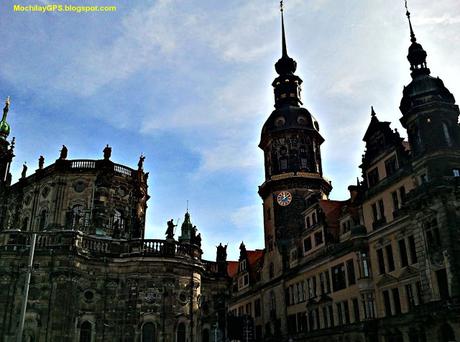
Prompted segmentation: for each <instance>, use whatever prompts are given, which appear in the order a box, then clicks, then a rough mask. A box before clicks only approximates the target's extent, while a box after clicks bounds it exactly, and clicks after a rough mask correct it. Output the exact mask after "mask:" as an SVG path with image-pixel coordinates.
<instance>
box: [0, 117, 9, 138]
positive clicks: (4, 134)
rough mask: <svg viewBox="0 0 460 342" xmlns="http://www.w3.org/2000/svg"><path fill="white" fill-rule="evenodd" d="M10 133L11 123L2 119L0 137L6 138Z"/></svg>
mask: <svg viewBox="0 0 460 342" xmlns="http://www.w3.org/2000/svg"><path fill="white" fill-rule="evenodd" d="M9 134H10V125H9V124H8V122H6V120H2V121H0V137H1V138H3V139H6V138H7V137H8V135H9Z"/></svg>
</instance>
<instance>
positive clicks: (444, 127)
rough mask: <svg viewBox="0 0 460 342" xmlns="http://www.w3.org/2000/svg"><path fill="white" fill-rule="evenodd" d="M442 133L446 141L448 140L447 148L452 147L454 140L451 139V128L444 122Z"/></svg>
mask: <svg viewBox="0 0 460 342" xmlns="http://www.w3.org/2000/svg"><path fill="white" fill-rule="evenodd" d="M442 132H443V133H444V139H445V140H446V144H447V146H452V138H451V137H450V132H449V127H448V126H447V124H446V123H445V122H444V121H443V122H442Z"/></svg>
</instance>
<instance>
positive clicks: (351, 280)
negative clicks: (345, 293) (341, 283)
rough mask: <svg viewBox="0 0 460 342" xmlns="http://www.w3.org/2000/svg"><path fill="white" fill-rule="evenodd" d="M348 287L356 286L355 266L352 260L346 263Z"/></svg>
mask: <svg viewBox="0 0 460 342" xmlns="http://www.w3.org/2000/svg"><path fill="white" fill-rule="evenodd" d="M347 275H348V286H350V285H354V284H356V275H355V264H354V262H353V259H351V260H348V261H347Z"/></svg>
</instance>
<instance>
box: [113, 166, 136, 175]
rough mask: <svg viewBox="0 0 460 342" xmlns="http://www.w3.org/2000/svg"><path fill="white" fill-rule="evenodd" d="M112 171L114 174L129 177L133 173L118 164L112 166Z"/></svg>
mask: <svg viewBox="0 0 460 342" xmlns="http://www.w3.org/2000/svg"><path fill="white" fill-rule="evenodd" d="M113 169H114V171H115V172H117V173H121V174H122V175H126V176H131V174H132V171H133V170H132V169H130V168H129V167H126V166H123V165H120V164H114V165H113Z"/></svg>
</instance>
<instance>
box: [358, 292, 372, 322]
mask: <svg viewBox="0 0 460 342" xmlns="http://www.w3.org/2000/svg"><path fill="white" fill-rule="evenodd" d="M361 297H362V301H363V306H364V316H365V317H366V319H373V318H375V306H374V301H375V300H374V295H373V294H372V293H367V294H363V295H361Z"/></svg>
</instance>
